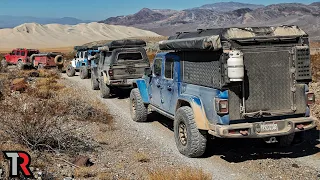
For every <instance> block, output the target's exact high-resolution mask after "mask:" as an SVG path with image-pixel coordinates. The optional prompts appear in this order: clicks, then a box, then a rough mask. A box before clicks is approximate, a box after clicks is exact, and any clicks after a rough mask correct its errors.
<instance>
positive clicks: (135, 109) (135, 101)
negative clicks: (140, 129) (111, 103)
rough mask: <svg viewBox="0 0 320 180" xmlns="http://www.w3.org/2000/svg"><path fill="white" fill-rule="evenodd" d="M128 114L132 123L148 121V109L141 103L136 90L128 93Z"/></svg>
mask: <svg viewBox="0 0 320 180" xmlns="http://www.w3.org/2000/svg"><path fill="white" fill-rule="evenodd" d="M130 114H131V118H132V120H133V121H136V122H146V121H147V120H148V108H147V106H146V105H145V104H144V103H143V101H142V97H141V95H140V92H139V89H137V88H135V89H132V90H131V93H130Z"/></svg>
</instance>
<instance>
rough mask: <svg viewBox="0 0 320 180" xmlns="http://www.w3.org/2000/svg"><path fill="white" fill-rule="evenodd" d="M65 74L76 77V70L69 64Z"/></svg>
mask: <svg viewBox="0 0 320 180" xmlns="http://www.w3.org/2000/svg"><path fill="white" fill-rule="evenodd" d="M66 73H67V76H69V77H73V76H74V75H76V70H75V69H74V67H73V66H72V65H71V64H69V65H68V67H67V70H66Z"/></svg>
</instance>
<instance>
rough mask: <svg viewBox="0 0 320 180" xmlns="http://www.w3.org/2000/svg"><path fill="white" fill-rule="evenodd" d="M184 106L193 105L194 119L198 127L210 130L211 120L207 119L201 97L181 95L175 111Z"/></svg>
mask: <svg viewBox="0 0 320 180" xmlns="http://www.w3.org/2000/svg"><path fill="white" fill-rule="evenodd" d="M183 106H188V107H191V109H192V111H193V116H194V121H195V122H196V125H197V127H198V129H201V130H209V121H208V119H207V116H206V113H205V111H204V107H203V105H202V102H201V99H200V98H198V97H192V96H189V97H186V96H185V97H180V98H179V99H178V100H177V103H176V108H175V112H176V111H177V110H178V109H179V108H180V107H183Z"/></svg>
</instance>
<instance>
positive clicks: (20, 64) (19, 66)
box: [17, 60, 24, 70]
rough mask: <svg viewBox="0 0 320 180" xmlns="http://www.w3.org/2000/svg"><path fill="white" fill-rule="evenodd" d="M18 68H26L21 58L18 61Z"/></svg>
mask: <svg viewBox="0 0 320 180" xmlns="http://www.w3.org/2000/svg"><path fill="white" fill-rule="evenodd" d="M17 68H18V69H20V70H23V69H24V64H23V63H22V61H21V60H19V61H18V63H17Z"/></svg>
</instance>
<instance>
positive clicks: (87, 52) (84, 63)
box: [67, 46, 99, 79]
mask: <svg viewBox="0 0 320 180" xmlns="http://www.w3.org/2000/svg"><path fill="white" fill-rule="evenodd" d="M74 49H75V50H76V51H77V53H76V55H75V57H74V59H73V60H72V61H71V64H70V65H68V67H67V75H68V76H69V77H72V76H74V75H75V72H80V78H81V79H87V78H89V77H90V75H91V68H93V67H97V62H96V61H95V60H94V58H92V57H95V56H96V55H98V54H99V50H98V47H97V46H94V47H91V48H89V47H87V46H75V47H74Z"/></svg>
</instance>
